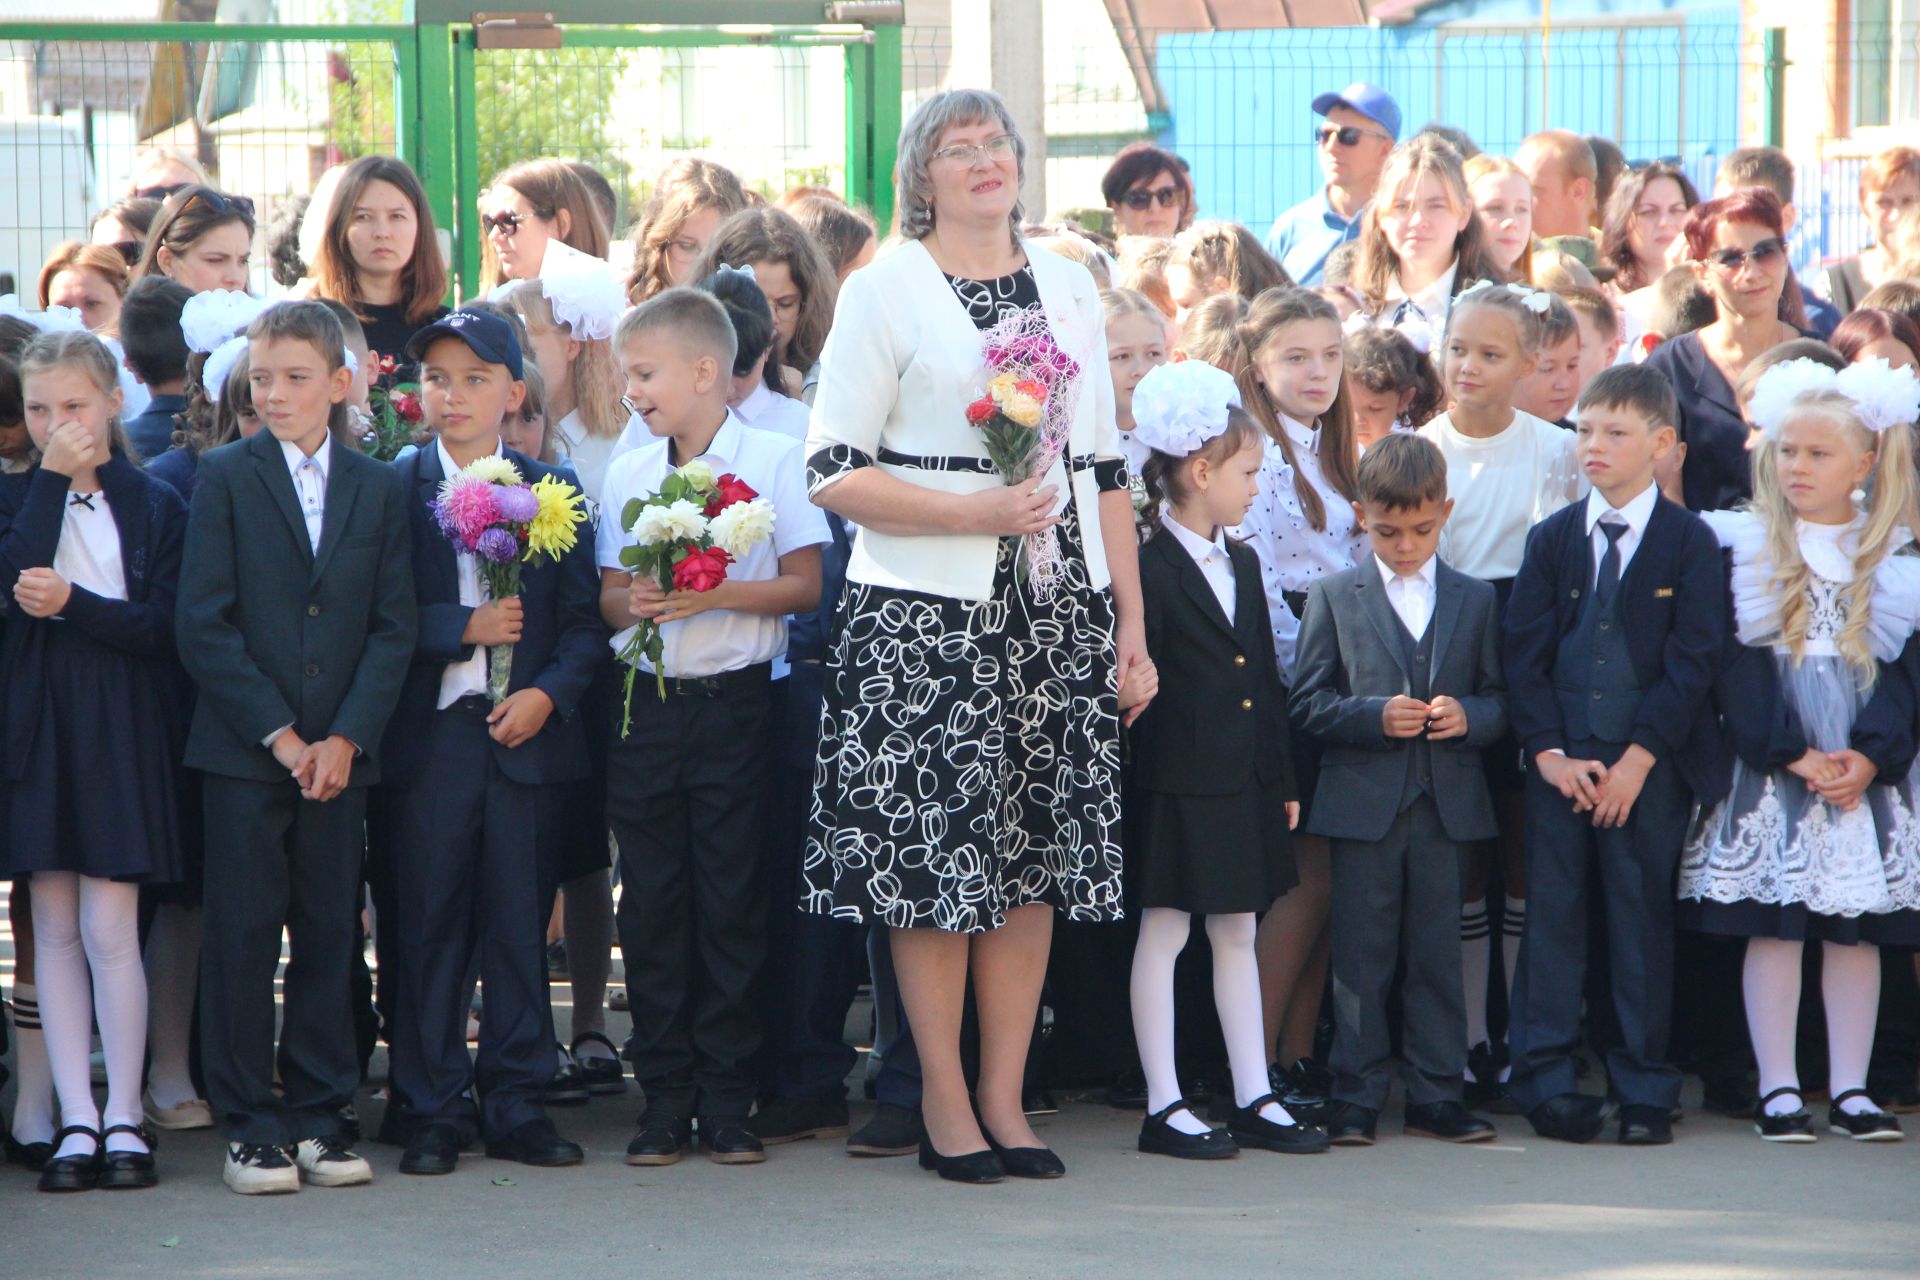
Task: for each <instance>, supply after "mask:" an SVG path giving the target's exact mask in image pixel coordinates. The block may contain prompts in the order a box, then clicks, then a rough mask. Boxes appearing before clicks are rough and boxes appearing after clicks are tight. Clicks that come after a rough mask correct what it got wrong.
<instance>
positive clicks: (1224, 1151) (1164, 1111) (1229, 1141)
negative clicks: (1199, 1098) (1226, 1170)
mask: <svg viewBox="0 0 1920 1280" xmlns="http://www.w3.org/2000/svg"><path fill="white" fill-rule="evenodd" d="M1179 1111H1185V1112H1187V1113H1188V1114H1190V1115H1192V1116H1193V1117H1194V1118H1195V1119H1198V1118H1199V1113H1198V1112H1196V1111H1194V1109H1193V1104H1192V1103H1190V1102H1188V1101H1187V1100H1186V1099H1185V1098H1175V1099H1174V1100H1173V1102H1172V1103H1171V1104H1170V1105H1168V1106H1165V1107H1162V1108H1160V1110H1158V1111H1156V1112H1154V1113H1153V1114H1152V1115H1150V1116H1148V1117H1147V1118H1146V1119H1144V1120H1142V1121H1141V1122H1140V1150H1141V1151H1143V1152H1145V1153H1146V1154H1147V1155H1150V1156H1172V1157H1173V1158H1174V1159H1176V1160H1231V1159H1232V1158H1233V1157H1235V1156H1237V1155H1239V1154H1240V1144H1239V1143H1237V1142H1235V1141H1234V1140H1233V1135H1232V1134H1230V1133H1228V1132H1227V1131H1226V1130H1224V1129H1208V1130H1207V1131H1206V1132H1205V1133H1183V1132H1181V1131H1180V1130H1179V1129H1176V1128H1174V1127H1173V1126H1172V1125H1171V1124H1169V1123H1167V1121H1168V1120H1169V1119H1170V1118H1171V1117H1172V1116H1173V1115H1174V1113H1175V1112H1179Z"/></svg>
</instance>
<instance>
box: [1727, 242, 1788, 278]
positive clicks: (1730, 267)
mask: <svg viewBox="0 0 1920 1280" xmlns="http://www.w3.org/2000/svg"><path fill="white" fill-rule="evenodd" d="M1786 251H1787V246H1786V245H1784V244H1782V243H1780V238H1779V237H1778V236H1769V237H1767V238H1766V239H1765V240H1762V241H1761V242H1760V243H1758V244H1756V245H1754V246H1753V248H1751V249H1722V250H1720V251H1719V252H1717V253H1710V254H1708V255H1707V261H1708V262H1711V263H1712V264H1713V265H1714V266H1716V267H1718V268H1720V269H1721V270H1722V271H1724V272H1726V273H1727V274H1728V275H1732V274H1733V273H1734V272H1736V271H1738V270H1740V268H1741V267H1742V266H1743V265H1745V264H1746V263H1748V262H1751V263H1753V265H1754V266H1756V267H1764V266H1766V265H1767V264H1768V263H1770V262H1772V261H1773V260H1774V259H1775V258H1778V257H1780V256H1782V255H1783V254H1785V253H1786Z"/></svg>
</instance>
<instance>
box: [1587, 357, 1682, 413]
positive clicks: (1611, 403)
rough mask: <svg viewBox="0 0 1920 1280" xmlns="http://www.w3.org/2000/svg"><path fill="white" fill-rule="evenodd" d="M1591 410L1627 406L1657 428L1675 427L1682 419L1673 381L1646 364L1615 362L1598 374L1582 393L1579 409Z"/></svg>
mask: <svg viewBox="0 0 1920 1280" xmlns="http://www.w3.org/2000/svg"><path fill="white" fill-rule="evenodd" d="M1588 409H1625V410H1628V411H1629V412H1632V413H1637V414H1639V415H1640V416H1641V417H1643V418H1645V419H1647V421H1649V422H1651V423H1652V424H1653V425H1654V426H1655V427H1673V426H1677V425H1678V423H1679V421H1680V404H1679V402H1678V401H1677V400H1675V399H1674V395H1673V384H1672V383H1671V382H1668V381H1667V375H1666V374H1664V373H1662V372H1660V371H1659V370H1658V369H1656V368H1654V367H1653V366H1652V365H1647V364H1616V365H1613V366H1611V367H1610V368H1606V369H1602V370H1601V371H1600V372H1599V373H1597V374H1595V375H1594V376H1593V381H1591V382H1589V383H1588V384H1587V385H1586V389H1585V390H1583V391H1582V392H1581V393H1580V412H1581V413H1585V412H1586V411H1587V410H1588Z"/></svg>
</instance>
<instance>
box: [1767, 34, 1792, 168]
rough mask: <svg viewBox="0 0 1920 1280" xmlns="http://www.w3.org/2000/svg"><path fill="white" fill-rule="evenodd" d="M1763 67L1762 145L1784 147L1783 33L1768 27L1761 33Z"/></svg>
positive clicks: (1785, 110) (1785, 43) (1784, 52)
mask: <svg viewBox="0 0 1920 1280" xmlns="http://www.w3.org/2000/svg"><path fill="white" fill-rule="evenodd" d="M1761 38H1762V41H1763V43H1762V49H1763V51H1764V54H1765V57H1766V63H1767V69H1766V78H1765V80H1764V81H1763V84H1764V86H1765V87H1764V92H1765V94H1766V126H1765V127H1766V139H1765V140H1766V145H1767V146H1769V147H1779V146H1785V145H1786V137H1787V29H1786V28H1785V27H1768V28H1767V29H1766V30H1765V31H1764V32H1762V33H1761Z"/></svg>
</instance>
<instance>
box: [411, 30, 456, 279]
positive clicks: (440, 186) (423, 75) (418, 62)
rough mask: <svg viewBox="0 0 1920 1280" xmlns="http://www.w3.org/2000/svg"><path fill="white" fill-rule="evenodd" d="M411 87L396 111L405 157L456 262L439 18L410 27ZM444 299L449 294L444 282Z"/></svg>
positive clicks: (448, 52) (448, 58)
mask: <svg viewBox="0 0 1920 1280" xmlns="http://www.w3.org/2000/svg"><path fill="white" fill-rule="evenodd" d="M413 47H414V59H415V63H414V66H415V71H414V83H413V89H414V92H413V93H412V95H410V98H409V100H408V109H407V110H406V112H405V114H404V115H403V116H402V119H403V120H404V121H405V122H406V125H405V127H406V133H407V136H408V138H409V141H410V143H411V145H412V146H413V147H414V148H415V149H416V150H415V153H414V154H413V155H410V156H406V157H405V159H406V161H407V163H408V164H411V165H412V166H413V170H414V172H415V173H417V174H419V175H420V182H421V185H422V186H424V187H425V188H426V190H427V207H428V208H430V209H432V210H433V220H434V223H435V225H437V226H441V227H445V228H446V229H447V233H448V234H449V235H451V236H452V237H453V239H454V250H455V254H456V256H455V258H454V264H455V266H456V267H457V266H458V265H459V258H458V256H457V255H458V252H459V244H460V229H459V227H458V226H457V225H456V224H455V221H454V218H455V209H454V191H455V189H456V188H455V186H454V179H455V175H454V169H453V139H452V138H451V137H449V136H447V132H446V131H447V122H448V120H449V119H450V118H451V117H450V115H449V112H450V111H451V110H452V107H453V61H452V58H453V51H452V33H451V31H450V30H449V29H448V28H447V27H446V26H445V25H444V24H441V23H424V24H422V25H421V26H419V27H417V28H416V29H415V31H414V38H413ZM448 296H449V300H451V298H452V293H451V281H449V295H448Z"/></svg>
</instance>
